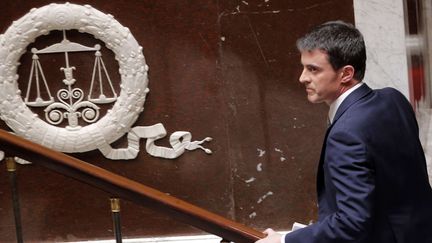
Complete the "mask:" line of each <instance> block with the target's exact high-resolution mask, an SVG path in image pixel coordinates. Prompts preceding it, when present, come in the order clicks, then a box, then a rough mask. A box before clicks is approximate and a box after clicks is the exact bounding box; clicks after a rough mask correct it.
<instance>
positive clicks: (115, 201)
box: [110, 198, 120, 213]
mask: <svg viewBox="0 0 432 243" xmlns="http://www.w3.org/2000/svg"><path fill="white" fill-rule="evenodd" d="M110 202H111V212H113V213H118V212H120V199H119V198H110Z"/></svg>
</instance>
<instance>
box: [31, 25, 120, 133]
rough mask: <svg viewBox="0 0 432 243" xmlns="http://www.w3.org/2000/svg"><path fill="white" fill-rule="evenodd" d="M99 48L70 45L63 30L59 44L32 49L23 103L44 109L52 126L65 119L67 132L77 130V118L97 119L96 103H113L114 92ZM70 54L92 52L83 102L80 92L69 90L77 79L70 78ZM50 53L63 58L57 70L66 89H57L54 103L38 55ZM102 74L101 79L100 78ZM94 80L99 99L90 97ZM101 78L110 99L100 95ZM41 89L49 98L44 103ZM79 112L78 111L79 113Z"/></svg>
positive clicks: (97, 108) (87, 120) (82, 92)
mask: <svg viewBox="0 0 432 243" xmlns="http://www.w3.org/2000/svg"><path fill="white" fill-rule="evenodd" d="M100 49H101V46H100V45H98V44H96V45H95V46H94V47H88V46H84V45H81V44H79V43H75V42H70V41H69V40H68V39H67V38H66V31H65V30H63V40H62V41H61V42H60V43H56V44H53V45H51V46H48V47H46V48H44V49H42V50H38V49H36V48H32V50H31V52H32V53H33V57H32V59H33V61H32V65H31V69H30V75H29V76H30V77H29V82H28V85H27V92H26V96H25V98H24V101H25V104H26V105H28V106H33V107H46V108H45V110H44V112H45V118H46V120H47V121H48V122H49V123H51V124H53V125H58V124H60V123H62V122H63V120H64V119H65V118H67V121H68V126H67V127H66V128H67V129H79V128H81V127H80V126H79V125H78V119H79V118H80V117H81V118H82V119H83V120H84V121H85V122H87V123H93V122H95V121H96V120H97V119H98V118H99V109H100V108H99V106H98V105H97V104H108V103H112V102H115V101H116V100H117V93H116V91H115V89H114V86H113V83H112V81H111V78H110V76H109V74H108V71H107V69H106V67H105V64H104V62H103V60H102V54H101V52H100ZM70 52H94V53H95V61H94V66H93V72H92V73H93V74H92V78H91V82H90V83H91V84H90V89H89V94H88V97H87V100H83V98H84V91H83V90H82V89H79V88H72V86H73V85H74V84H75V82H76V81H77V80H76V79H75V78H74V76H73V72H74V71H76V67H75V66H70V62H69V53H70ZM52 53H64V56H65V67H61V68H60V70H61V71H63V72H64V79H63V80H62V81H63V83H64V84H65V85H66V86H67V88H64V89H60V90H59V91H58V92H57V99H58V100H59V101H58V102H54V97H53V96H52V95H51V91H50V88H49V85H48V82H47V80H46V78H45V74H44V72H43V68H42V65H41V62H40V61H39V56H38V55H40V54H52ZM103 75H104V76H105V78H103ZM41 79H42V80H41ZM96 79H97V83H96V85H99V96H97V97H92V94H93V93H94V89H95V82H96ZM105 79H106V82H107V83H108V84H109V87H110V90H111V94H112V97H107V96H106V95H105V94H104V87H103V83H104V82H103V81H104V80H105ZM42 82H43V83H42ZM42 84H43V86H42ZM32 87H34V88H35V89H36V98H35V99H34V100H30V92H31V90H32ZM41 89H45V92H46V93H47V94H48V96H49V97H48V99H47V100H44V99H43V98H42V97H41ZM80 110H82V112H81V111H80Z"/></svg>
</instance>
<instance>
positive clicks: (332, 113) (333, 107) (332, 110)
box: [328, 82, 363, 124]
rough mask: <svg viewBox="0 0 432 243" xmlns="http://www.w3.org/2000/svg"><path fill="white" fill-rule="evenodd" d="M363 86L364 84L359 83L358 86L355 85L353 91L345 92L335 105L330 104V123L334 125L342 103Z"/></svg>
mask: <svg viewBox="0 0 432 243" xmlns="http://www.w3.org/2000/svg"><path fill="white" fill-rule="evenodd" d="M362 85H363V82H359V83H358V84H356V85H354V86H353V87H352V88H351V89H349V90H347V91H345V92H344V93H343V94H341V95H340V96H339V97H338V98H337V99H336V100H335V101H333V103H331V104H330V109H329V112H328V121H329V122H330V124H331V123H333V119H334V117H335V115H336V111H337V110H338V108H339V106H340V105H341V104H342V102H343V101H344V100H345V99H346V97H348V95H349V94H351V93H352V92H353V91H354V90H356V89H358V88H360V86H362Z"/></svg>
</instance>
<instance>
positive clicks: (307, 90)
mask: <svg viewBox="0 0 432 243" xmlns="http://www.w3.org/2000/svg"><path fill="white" fill-rule="evenodd" d="M313 92H314V89H312V88H307V87H306V93H313Z"/></svg>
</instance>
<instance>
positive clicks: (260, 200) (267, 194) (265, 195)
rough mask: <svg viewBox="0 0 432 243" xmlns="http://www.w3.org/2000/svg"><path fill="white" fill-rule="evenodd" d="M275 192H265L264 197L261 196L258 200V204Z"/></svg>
mask: <svg viewBox="0 0 432 243" xmlns="http://www.w3.org/2000/svg"><path fill="white" fill-rule="evenodd" d="M272 195H273V192H272V191H269V192H267V193H266V194H264V195H263V196H262V197H260V198H259V199H258V201H257V203H258V204H260V203H262V202H263V201H264V200H265V199H266V198H267V197H269V196H272Z"/></svg>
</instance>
